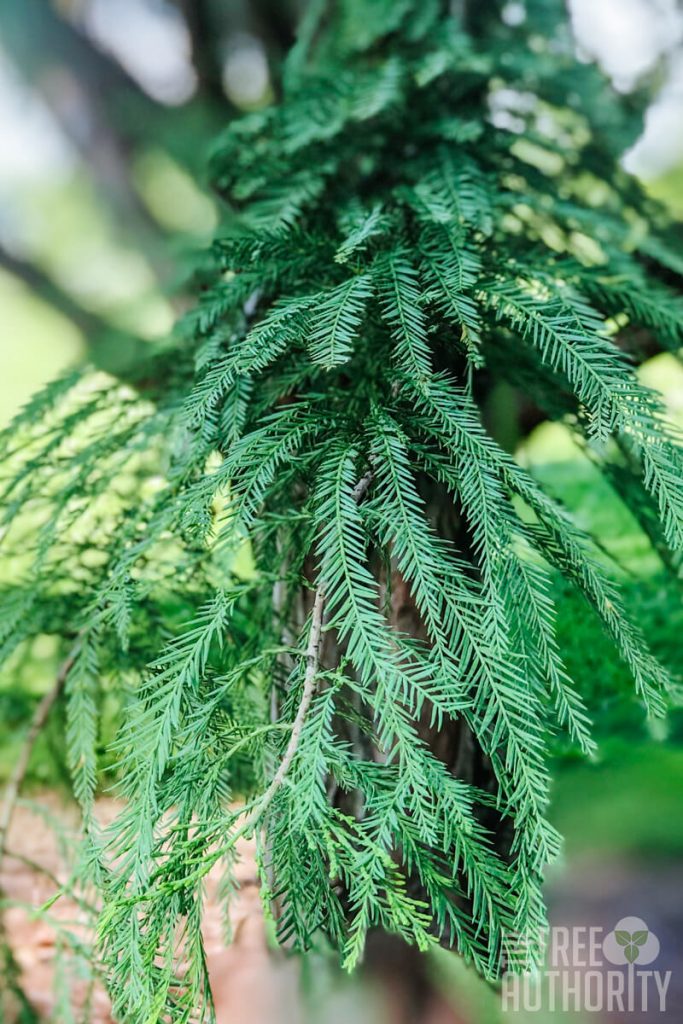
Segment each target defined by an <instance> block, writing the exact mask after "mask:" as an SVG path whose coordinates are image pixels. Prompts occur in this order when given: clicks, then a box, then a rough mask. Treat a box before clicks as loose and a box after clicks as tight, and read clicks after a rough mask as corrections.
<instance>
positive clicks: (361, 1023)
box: [0, 794, 458, 1024]
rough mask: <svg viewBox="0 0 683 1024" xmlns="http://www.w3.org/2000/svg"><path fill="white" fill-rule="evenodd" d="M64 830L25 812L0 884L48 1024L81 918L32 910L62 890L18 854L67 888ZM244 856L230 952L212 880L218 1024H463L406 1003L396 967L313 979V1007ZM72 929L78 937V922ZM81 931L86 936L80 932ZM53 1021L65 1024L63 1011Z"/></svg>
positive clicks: (71, 823) (62, 903) (97, 1004)
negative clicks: (270, 926) (273, 944)
mask: <svg viewBox="0 0 683 1024" xmlns="http://www.w3.org/2000/svg"><path fill="white" fill-rule="evenodd" d="M40 804H41V805H43V806H46V807H47V808H48V809H49V811H50V814H51V815H53V816H54V818H55V819H57V820H58V822H59V826H60V827H61V828H62V829H66V830H67V831H68V830H73V829H75V828H76V825H77V819H76V815H75V813H74V812H73V810H72V809H68V808H65V807H64V806H63V805H62V804H61V803H60V801H59V800H58V798H56V797H55V796H53V795H51V794H48V795H41V797H40ZM114 811H115V804H114V802H113V801H108V800H102V801H100V802H99V804H98V817H99V818H100V819H101V820H110V819H111V817H112V816H113V814H114ZM57 832H58V830H55V828H54V827H52V826H51V825H50V824H49V823H48V822H46V821H45V819H44V818H43V817H41V815H40V814H37V813H36V812H35V811H33V810H32V809H31V808H30V807H28V806H20V807H18V808H17V809H16V811H15V815H14V818H13V821H12V827H11V830H10V834H9V837H8V843H7V850H8V855H7V856H6V857H5V860H4V862H3V864H2V870H1V871H0V886H1V887H2V891H3V892H4V894H5V898H6V899H7V900H8V901H9V902H10V905H9V906H8V908H7V909H6V911H5V918H4V919H5V926H6V929H7V933H8V936H9V941H10V945H11V948H12V951H13V954H14V957H15V960H16V962H17V965H18V967H19V968H20V972H21V977H20V983H21V986H22V988H23V990H24V992H25V993H26V995H27V996H28V998H29V1000H30V1002H31V1003H32V1005H33V1007H34V1008H35V1009H36V1010H37V1011H38V1012H39V1014H40V1016H41V1018H45V1019H46V1020H47V1019H50V1018H52V1019H55V1017H54V1010H55V998H56V997H55V968H56V963H57V956H56V954H57V934H58V931H59V926H61V927H64V926H67V925H68V926H71V925H72V923H73V922H77V921H78V919H79V917H81V918H82V915H80V914H79V911H78V908H77V906H76V905H75V904H74V902H73V901H71V900H69V899H66V898H62V899H60V900H59V901H58V902H57V903H55V905H54V906H53V907H52V908H51V910H50V911H49V914H47V915H43V916H42V917H37V916H36V914H35V913H33V910H32V908H35V907H40V906H42V905H43V904H44V903H45V902H46V901H47V900H48V899H49V898H50V897H51V896H52V895H53V893H54V891H55V884H54V882H53V881H51V879H50V878H48V877H46V876H45V875H41V874H40V873H38V872H37V871H35V870H32V869H31V867H30V866H29V865H27V863H26V862H25V861H22V860H20V859H16V857H15V856H13V855H14V854H19V855H20V856H21V857H24V858H29V859H30V860H31V861H33V862H35V863H37V864H39V865H41V866H42V867H43V868H47V869H48V870H49V871H50V872H51V873H52V874H53V875H54V876H56V877H57V879H58V880H59V882H60V884H61V883H65V882H67V881H68V870H67V868H66V866H65V863H64V860H63V858H62V857H61V856H60V850H59V841H58V839H57ZM241 853H242V856H241V859H240V863H239V866H238V868H237V874H238V878H239V882H240V888H239V891H238V893H237V894H236V896H235V898H234V900H233V903H232V907H231V913H230V918H231V925H232V929H233V935H234V938H233V942H232V944H231V945H230V946H229V947H227V948H226V946H225V944H224V942H223V938H222V935H223V923H222V920H221V911H220V909H219V906H218V902H217V901H216V900H212V899H211V895H212V883H211V880H210V884H209V900H208V907H207V913H206V925H205V939H206V948H207V953H208V959H209V968H210V973H211V976H212V987H213V991H214V996H215V1000H216V1008H217V1016H218V1021H219V1024H301V1022H303V1021H304V1020H309V1019H310V1020H315V1021H316V1024H321V1022H324V1024H337V1022H340V1024H341V1022H344V1024H346V1022H347V1021H348V1020H350V1019H352V1020H354V1021H357V1022H358V1024H403V1022H404V1021H405V1022H409V1024H458V1018H457V1017H456V1016H454V1014H453V1012H452V1011H451V1010H449V1009H448V1008H447V1007H446V1006H445V1005H444V1004H443V1002H442V1001H441V1000H440V999H439V998H438V997H436V996H435V997H434V999H432V998H431V997H430V998H429V999H428V1000H427V1005H425V1007H424V1008H423V1009H422V1010H421V1011H420V1012H419V1014H417V1015H416V1014H415V1013H414V1012H412V1011H411V1010H410V1009H409V1007H408V1006H407V1004H406V999H405V995H404V992H403V987H402V982H401V978H400V974H401V971H400V970H398V971H393V972H392V978H391V979H389V978H385V977H382V978H381V980H380V982H379V983H378V984H373V985H370V984H369V983H368V982H367V981H366V982H363V983H361V982H359V981H357V980H355V981H351V982H349V981H346V982H344V981H342V980H341V979H338V978H336V977H335V976H334V975H331V976H330V977H325V978H323V980H322V981H321V976H320V975H319V976H318V977H316V978H314V979H313V980H312V981H313V985H314V988H315V989H316V991H317V993H318V994H317V998H316V999H314V1001H313V1002H312V1003H311V1002H310V1000H309V1001H306V999H305V997H304V995H303V994H302V992H303V989H304V988H305V986H304V985H303V983H302V978H301V972H300V969H299V964H298V962H297V960H296V959H295V958H293V957H287V956H286V955H284V954H282V953H280V954H278V953H274V952H273V951H272V950H269V948H268V945H267V943H266V938H265V928H264V921H263V916H262V913H261V905H260V900H259V895H258V889H257V885H256V876H255V867H254V861H253V850H252V848H251V844H249V843H246V842H244V843H243V844H242V850H241ZM48 918H49V919H48ZM51 922H54V925H53V924H52V923H51ZM73 930H74V931H75V932H76V933H79V928H78V925H77V924H76V925H75V926H74V927H73ZM81 934H83V935H85V933H84V932H82V930H81ZM315 970H316V968H315V967H314V971H315ZM321 970H322V965H321ZM84 993H85V985H84V984H83V983H78V982H77V983H76V984H75V985H74V986H73V991H72V996H71V1000H72V1003H73V1005H74V1006H75V1007H77V1006H78V1005H79V1004H81V1003H82V1001H83V998H84ZM313 1007H314V1008H313ZM3 1011H4V1012H3ZM17 1018H18V1012H17V1005H16V1001H14V1000H12V997H11V996H10V994H9V993H7V992H5V993H0V1021H2V1022H3V1024H5V1022H7V1024H14V1021H15V1020H16V1019H17ZM56 1019H57V1021H58V1024H61V1020H60V1017H59V1014H58V1015H57V1017H56ZM87 1024H111V1017H110V1015H109V1004H108V1001H107V997H106V995H105V993H104V991H103V990H102V989H101V988H97V989H96V990H95V992H94V994H93V1002H92V1005H91V1010H90V1012H89V1014H88V1017H87Z"/></svg>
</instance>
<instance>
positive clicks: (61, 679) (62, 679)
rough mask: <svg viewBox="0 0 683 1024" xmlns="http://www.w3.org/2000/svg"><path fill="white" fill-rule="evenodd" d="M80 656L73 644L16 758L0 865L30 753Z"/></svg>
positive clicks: (1, 818)
mask: <svg viewBox="0 0 683 1024" xmlns="http://www.w3.org/2000/svg"><path fill="white" fill-rule="evenodd" d="M77 654H78V642H77V643H76V644H75V645H74V647H73V649H72V651H71V654H69V656H68V658H66V660H65V661H64V662H63V663H62V665H61V667H60V669H59V672H58V673H57V676H56V678H55V681H54V683H53V684H52V687H51V688H50V689H49V690H48V691H47V693H46V694H45V696H44V697H43V698H42V699H41V700H40V702H39V704H38V706H37V707H36V710H35V712H34V714H33V718H32V719H31V724H30V726H29V729H28V732H27V733H26V738H25V739H24V743H23V746H22V748H21V753H20V754H19V757H18V758H17V763H16V764H15V766H14V771H13V772H12V774H11V776H10V779H9V782H8V783H7V787H6V789H5V799H4V801H3V805H2V811H0V862H1V861H2V857H3V856H4V853H5V848H6V845H7V834H8V832H9V827H10V825H11V823H12V815H13V814H14V808H15V807H16V803H17V800H18V798H19V792H20V790H21V787H22V784H23V782H24V778H25V776H26V772H27V770H28V766H29V763H30V760H31V754H32V752H33V748H34V746H35V743H36V740H37V739H38V736H39V735H40V733H41V732H42V730H43V728H44V726H45V723H46V722H47V720H48V717H49V715H50V711H51V710H52V708H53V706H54V704H55V703H56V701H57V699H58V697H59V696H60V694H61V692H62V690H63V689H64V685H65V683H66V680H67V678H68V675H69V672H70V671H71V669H72V668H73V664H74V661H75V660H76V656H77Z"/></svg>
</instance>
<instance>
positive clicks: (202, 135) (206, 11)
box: [0, 0, 301, 376]
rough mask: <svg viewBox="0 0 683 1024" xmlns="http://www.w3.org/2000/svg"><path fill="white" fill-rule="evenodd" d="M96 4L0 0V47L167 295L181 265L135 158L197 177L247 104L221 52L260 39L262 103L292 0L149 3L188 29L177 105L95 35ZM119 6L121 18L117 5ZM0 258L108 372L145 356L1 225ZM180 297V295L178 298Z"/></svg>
mask: <svg viewBox="0 0 683 1024" xmlns="http://www.w3.org/2000/svg"><path fill="white" fill-rule="evenodd" d="M95 6H96V5H95V4H93V3H92V2H89V0H61V2H54V3H51V2H50V0H22V3H7V4H0V46H1V47H2V49H3V50H4V52H5V54H6V57H7V58H8V59H9V60H10V61H11V63H12V65H13V66H14V68H15V69H16V71H17V72H18V74H19V76H20V79H21V80H22V81H23V82H24V83H25V85H26V87H27V88H28V89H29V90H30V91H31V92H32V93H33V94H34V95H35V96H37V97H39V98H40V100H41V101H42V102H43V103H44V104H45V106H46V107H47V108H48V110H49V111H50V113H51V114H52V116H53V118H54V119H55V121H56V123H57V125H58V126H59V130H60V133H61V134H62V135H63V137H64V138H65V139H66V140H67V141H68V143H69V145H70V147H71V148H72V149H73V151H74V152H75V153H76V155H77V157H78V161H79V166H80V167H81V168H82V170H83V171H84V172H85V174H86V176H87V179H88V181H89V182H90V183H91V185H92V187H93V189H94V190H95V194H96V196H97V199H98V202H99V203H100V204H101V206H102V209H103V210H104V211H105V212H106V213H107V215H108V216H109V218H110V219H111V222H112V223H113V224H114V225H115V227H116V231H117V234H118V237H120V238H121V239H122V240H123V241H124V242H125V244H126V245H128V246H131V245H132V246H134V247H135V248H136V249H137V250H138V251H139V253H140V254H141V255H142V257H143V258H144V261H145V262H146V264H147V265H148V266H149V268H150V270H151V271H152V273H153V277H154V279H155V281H156V284H157V287H158V288H159V290H160V292H161V293H162V294H168V292H169V290H170V289H173V290H177V289H178V288H179V287H182V285H179V282H181V281H183V280H185V279H186V278H187V276H188V274H187V269H186V268H184V267H183V266H182V265H179V261H178V258H177V256H178V254H177V253H174V245H173V240H172V238H171V237H170V235H171V232H170V230H169V228H168V226H167V225H165V224H164V223H162V221H161V220H160V218H159V217H158V216H157V211H156V210H153V209H151V208H150V205H149V204H148V202H147V201H146V197H145V196H144V195H143V193H142V191H141V189H140V186H139V182H138V180H137V178H136V167H137V165H138V163H139V160H140V158H141V156H144V155H145V154H146V153H149V152H161V153H163V154H165V155H166V156H167V157H168V158H169V159H170V160H171V161H173V163H174V164H175V165H176V166H178V167H179V168H181V169H182V170H183V171H185V172H186V173H187V174H188V175H189V177H190V179H191V180H192V182H193V183H194V184H195V185H196V184H198V183H199V184H200V185H201V182H202V175H203V168H204V165H205V156H206V140H207V139H208V138H211V137H212V136H214V135H215V134H216V132H217V131H218V130H219V129H220V127H221V126H222V125H223V124H224V123H226V121H227V120H228V119H230V118H231V117H233V116H235V115H236V114H239V113H241V112H242V110H243V109H244V106H245V104H244V102H243V101H242V102H241V101H240V97H239V96H237V97H231V96H229V95H228V91H229V90H228V91H226V75H225V71H226V66H227V60H228V59H229V55H230V53H234V52H235V51H236V49H239V47H240V46H243V47H244V46H245V44H248V45H249V46H250V47H251V48H252V50H251V52H253V51H254V48H255V47H257V48H258V49H257V50H256V52H257V53H258V52H259V50H260V51H261V52H262V53H263V55H264V56H265V58H266V61H267V67H268V82H267V83H266V88H265V89H264V97H263V100H264V101H265V99H267V96H268V95H270V91H271V88H272V85H271V83H272V81H273V80H274V79H275V78H276V77H277V75H278V69H279V65H280V63H281V59H282V56H283V55H284V53H285V52H286V50H287V49H288V48H289V46H290V45H291V43H292V41H293V38H294V26H295V24H296V19H297V16H298V8H299V7H300V6H301V5H300V4H297V3H287V2H285V3H282V2H271V0H242V2H236V3H230V4H225V3H218V2H215V0H173V3H170V2H167V3H165V4H161V5H159V4H157V5H154V6H155V11H156V13H157V14H159V13H161V14H164V16H166V17H170V16H174V17H177V18H181V19H182V24H183V26H184V30H185V32H186V36H187V43H188V51H189V53H188V56H189V60H190V62H191V67H192V71H193V74H194V79H195V86H194V89H193V90H192V93H191V95H189V96H188V97H187V98H186V99H184V100H182V101H181V102H178V103H176V104H175V105H173V104H170V103H168V102H163V101H162V100H160V99H158V98H156V97H155V96H153V95H152V94H151V93H150V91H148V90H147V89H146V88H145V86H144V84H143V83H141V82H140V81H139V80H138V79H137V78H136V77H135V75H134V74H132V73H131V71H130V70H129V69H128V68H127V67H126V66H125V63H124V61H122V60H121V59H120V55H117V53H116V51H115V49H114V48H113V47H109V46H105V45H104V44H103V42H102V40H101V39H99V38H98V37H97V35H96V33H93V31H92V24H91V22H92V19H90V21H89V19H88V15H89V14H91V13H92V9H93V8H94V7H95ZM140 6H141V7H144V6H145V5H144V4H141V5H140ZM150 6H151V5H150ZM121 16H122V17H124V18H125V16H126V15H125V11H123V10H122V12H121ZM243 67H244V65H240V70H242V69H243ZM246 70H247V72H248V70H249V69H248V67H247V69H246ZM258 102H259V101H258V100H257V105H258ZM0 267H1V268H2V269H3V270H4V271H6V272H8V273H10V274H11V275H13V276H14V277H16V278H17V279H19V280H21V281H22V282H23V283H24V284H25V285H27V286H28V287H29V288H30V289H31V291H32V292H34V293H35V294H36V295H37V296H38V297H39V298H40V299H41V300H43V301H44V302H47V303H48V304H49V305H51V306H52V307H54V308H55V309H57V310H58V311H59V312H60V313H61V314H62V315H63V316H66V317H67V318H68V319H69V320H70V321H71V322H72V323H73V324H74V325H75V326H76V327H77V328H78V330H79V331H80V332H81V334H82V335H83V338H84V340H85V343H86V346H87V349H88V355H89V357H90V358H91V359H92V360H93V361H94V362H95V364H96V365H97V366H99V367H100V368H104V369H107V370H108V371H109V372H114V373H116V372H117V368H118V369H122V368H125V369H123V374H124V376H126V374H127V372H128V369H129V368H130V365H131V358H132V357H133V353H134V352H136V351H139V352H140V353H141V355H142V357H143V358H146V357H147V352H146V351H145V346H144V344H142V345H141V343H140V341H139V339H137V338H136V337H135V336H134V333H131V334H128V336H126V332H125V331H122V330H121V328H120V327H117V326H115V325H114V324H113V323H112V322H111V321H110V319H109V317H108V316H107V315H106V313H103V312H100V311H99V310H98V311H93V310H91V309H89V308H86V307H85V306H84V305H83V303H82V302H81V301H79V298H78V297H77V296H76V295H74V294H72V293H71V291H70V290H69V289H68V287H66V286H65V284H64V282H63V281H61V280H57V279H56V278H55V276H54V271H53V268H52V267H48V266H46V265H45V262H44V260H43V259H42V258H41V255H40V253H38V252H34V251H33V249H32V247H31V245H30V244H24V241H23V239H21V238H20V239H19V240H17V239H16V238H15V237H9V238H8V237H4V233H3V232H2V227H1V225H0ZM179 301H180V304H181V305H182V297H180V299H179ZM122 356H123V358H122Z"/></svg>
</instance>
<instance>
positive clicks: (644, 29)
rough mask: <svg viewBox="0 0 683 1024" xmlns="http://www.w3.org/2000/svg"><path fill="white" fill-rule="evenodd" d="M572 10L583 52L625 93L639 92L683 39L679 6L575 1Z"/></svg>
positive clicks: (652, 0)
mask: <svg viewBox="0 0 683 1024" xmlns="http://www.w3.org/2000/svg"><path fill="white" fill-rule="evenodd" d="M570 8H571V12H572V22H573V26H574V32H575V34H576V36H577V39H578V41H579V44H580V45H581V47H582V49H583V50H584V51H585V52H586V53H587V54H588V55H589V56H591V57H593V58H596V57H597V59H598V60H599V61H600V64H601V65H602V67H603V68H604V69H605V71H606V72H607V74H608V75H610V77H611V78H612V79H613V80H614V83H615V85H616V86H617V87H618V88H620V89H631V88H633V86H634V85H635V84H636V82H637V81H638V79H639V78H640V77H641V76H642V75H644V74H645V73H646V72H647V71H649V70H650V69H651V68H652V67H653V66H654V64H655V63H656V61H657V60H658V58H659V57H660V55H661V54H662V53H664V52H666V51H667V50H671V49H672V48H673V47H675V46H677V45H679V44H680V42H681V39H682V38H683V17H682V16H681V14H680V12H679V11H678V10H677V7H676V3H675V0H570Z"/></svg>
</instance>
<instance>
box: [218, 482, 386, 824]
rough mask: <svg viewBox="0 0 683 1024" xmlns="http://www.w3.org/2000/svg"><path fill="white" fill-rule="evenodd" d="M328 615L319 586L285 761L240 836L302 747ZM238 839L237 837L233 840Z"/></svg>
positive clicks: (364, 485)
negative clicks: (325, 614)
mask: <svg viewBox="0 0 683 1024" xmlns="http://www.w3.org/2000/svg"><path fill="white" fill-rule="evenodd" d="M374 475H375V474H374V471H373V470H372V469H368V471H367V472H366V473H365V474H364V475H363V476H362V477H361V478H360V480H359V481H358V483H357V484H356V486H355V487H354V488H353V491H352V492H351V493H352V496H353V500H354V501H355V502H356V504H360V502H361V501H362V500H363V498H364V497H365V494H366V493H367V490H368V488H369V487H370V484H371V483H372V481H373V479H374ZM324 611H325V595H324V593H323V589H322V587H321V586H320V585H318V587H317V588H316V591H315V597H314V599H313V611H312V614H311V632H310V634H309V637H308V646H307V648H306V654H305V660H306V672H305V675H304V687H303V692H302V694H301V700H300V702H299V707H298V709H297V712H296V717H295V718H294V723H293V725H292V733H291V736H290V737H289V742H288V744H287V749H286V750H285V753H284V755H283V758H282V760H281V761H280V764H279V766H278V769H277V771H276V772H275V775H274V776H273V778H272V779H271V781H270V784H269V785H268V787H267V789H266V790H265V792H264V793H263V795H262V796H261V797H260V798H259V800H258V801H257V803H256V805H255V807H254V808H253V809H252V811H251V812H250V814H249V815H248V817H247V819H246V821H245V822H244V824H243V825H242V827H241V828H240V829H239V830H238V833H237V835H243V834H244V833H245V832H248V831H250V830H251V829H252V828H253V826H254V825H255V824H256V822H257V820H258V819H259V818H260V817H261V816H262V815H263V813H264V811H265V810H267V808H268V806H269V805H270V803H271V801H272V800H273V797H274V796H275V794H276V793H277V791H278V790H279V788H280V786H281V785H282V783H283V782H284V781H285V778H286V776H287V772H288V771H289V769H290V767H291V765H292V761H293V760H294V758H295V756H296V752H297V750H298V747H299V740H300V739H301V733H302V731H303V727H304V723H305V721H306V715H307V714H308V709H309V708H310V706H311V701H312V700H313V695H314V693H315V690H316V684H317V680H318V669H319V667H320V645H321V640H322V629H323V616H324ZM235 838H237V836H234V837H233V839H235Z"/></svg>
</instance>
